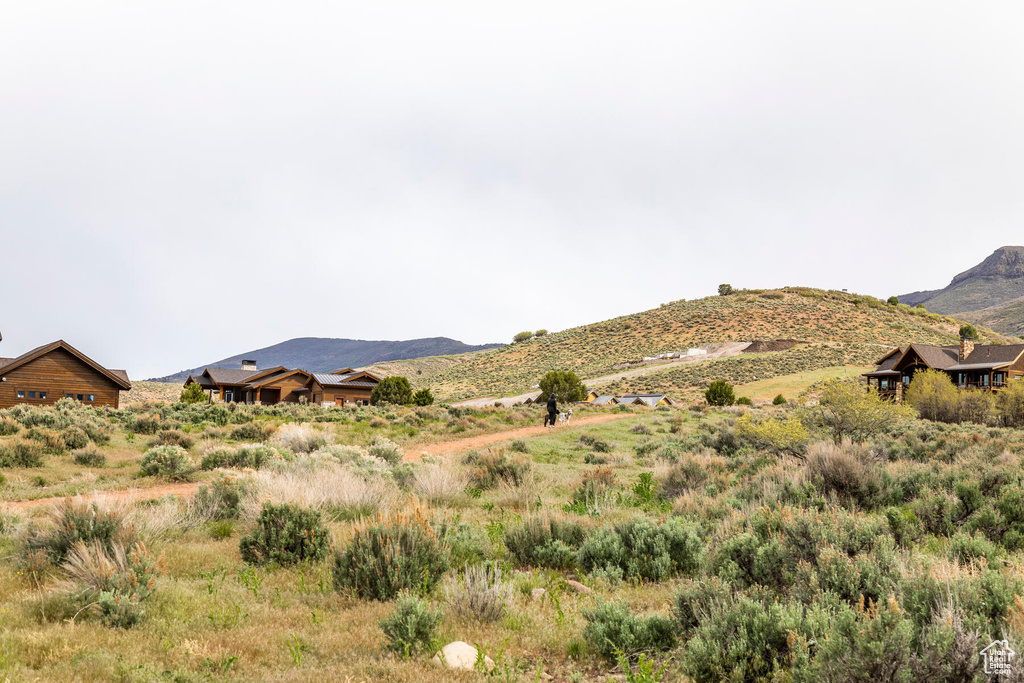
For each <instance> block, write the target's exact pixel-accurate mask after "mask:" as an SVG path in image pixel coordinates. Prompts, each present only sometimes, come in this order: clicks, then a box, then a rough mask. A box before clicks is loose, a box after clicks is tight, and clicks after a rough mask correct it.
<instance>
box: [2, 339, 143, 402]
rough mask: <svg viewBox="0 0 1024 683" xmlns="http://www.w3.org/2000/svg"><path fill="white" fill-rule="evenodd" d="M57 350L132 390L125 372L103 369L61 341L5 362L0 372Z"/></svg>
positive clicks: (44, 345)
mask: <svg viewBox="0 0 1024 683" xmlns="http://www.w3.org/2000/svg"><path fill="white" fill-rule="evenodd" d="M57 349H63V350H65V351H67V352H68V353H70V354H71V355H72V356H74V357H75V358H77V359H78V360H80V361H82V362H83V363H85V364H86V365H88V366H89V367H91V368H92V369H93V370H95V371H96V372H98V373H100V374H101V375H103V376H104V377H106V378H107V379H109V380H110V381H111V382H113V383H114V384H116V385H117V386H119V387H121V388H122V389H124V390H126V391H127V390H128V389H131V388H132V383H131V381H130V380H129V379H128V373H127V372H125V371H124V370H108V369H107V368H105V367H103V366H102V365H100V364H99V363H97V362H96V361H94V360H93V359H92V358H89V357H88V356H86V355H85V354H84V353H82V352H81V351H79V350H78V349H76V348H75V347H73V346H72V345H71V344H68V343H67V342H66V341H64V340H63V339H58V340H57V341H55V342H51V343H49V344H43V345H42V346H39V347H36V348H34V349H32V350H31V351H29V352H28V353H25V354H22V355H20V356H18V357H17V358H12V359H9V360H7V362H5V363H3V364H0V372H10V371H11V370H14V369H16V368H20V367H21V366H23V365H26V364H28V363H31V362H32V361H34V360H36V359H37V358H41V357H42V356H45V355H46V354H48V353H52V352H53V351H56V350H57Z"/></svg>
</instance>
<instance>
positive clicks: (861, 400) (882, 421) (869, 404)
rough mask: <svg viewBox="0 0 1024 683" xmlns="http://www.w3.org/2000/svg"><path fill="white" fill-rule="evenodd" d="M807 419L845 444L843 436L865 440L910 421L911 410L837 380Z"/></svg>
mask: <svg viewBox="0 0 1024 683" xmlns="http://www.w3.org/2000/svg"><path fill="white" fill-rule="evenodd" d="M806 417H807V421H808V422H809V423H810V424H811V425H813V426H814V427H817V428H819V429H821V430H823V431H825V432H827V433H828V434H829V436H831V437H832V440H833V441H834V442H835V443H837V444H842V442H843V438H844V437H849V438H850V439H852V440H853V441H855V442H860V441H864V440H865V439H867V438H868V437H870V436H872V435H874V434H877V433H878V432H881V431H882V430H883V429H885V428H886V427H888V426H890V425H892V424H895V423H898V422H902V421H904V420H907V419H910V417H911V411H910V409H909V408H907V407H906V406H904V405H902V404H899V403H891V402H889V401H885V400H883V399H882V398H881V397H880V396H879V395H878V392H877V391H875V390H874V389H871V390H869V391H865V390H864V389H863V388H862V387H860V386H858V385H857V384H854V383H852V382H845V381H843V380H841V379H838V378H836V379H831V380H829V381H827V382H826V383H825V387H824V389H823V390H822V392H821V398H820V399H819V400H818V405H816V406H815V407H814V408H812V409H811V410H810V411H809V412H808V413H807V415H806Z"/></svg>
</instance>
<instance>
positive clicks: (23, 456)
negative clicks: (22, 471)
mask: <svg viewBox="0 0 1024 683" xmlns="http://www.w3.org/2000/svg"><path fill="white" fill-rule="evenodd" d="M42 466H43V447H42V446H41V445H40V444H39V443H38V442H36V441H28V440H25V439H13V440H11V441H7V442H5V443H0V467H42Z"/></svg>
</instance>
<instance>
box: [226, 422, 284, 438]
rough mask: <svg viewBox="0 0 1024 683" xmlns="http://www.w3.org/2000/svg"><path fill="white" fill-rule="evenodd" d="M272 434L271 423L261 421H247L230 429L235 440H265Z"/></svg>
mask: <svg viewBox="0 0 1024 683" xmlns="http://www.w3.org/2000/svg"><path fill="white" fill-rule="evenodd" d="M273 434H274V427H273V425H269V424H265V423H261V422H247V423H245V424H243V425H239V426H237V427H235V428H234V429H233V430H231V438H232V439H234V440H235V441H259V442H262V441H266V440H267V439H269V438H270V437H271V436H272V435H273Z"/></svg>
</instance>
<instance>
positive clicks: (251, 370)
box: [185, 360, 380, 406]
mask: <svg viewBox="0 0 1024 683" xmlns="http://www.w3.org/2000/svg"><path fill="white" fill-rule="evenodd" d="M379 382H380V378H379V377H377V376H376V375H372V374H370V373H369V372H357V371H355V370H353V369H352V368H342V369H340V370H335V371H334V372H327V373H320V372H316V373H313V372H306V371H305V370H297V369H296V370H289V369H288V368H285V367H282V366H278V367H275V368H270V369H266V370H257V369H256V362H255V361H249V360H246V361H242V367H241V369H238V370H235V369H232V368H206V369H205V370H203V372H202V373H201V374H199V375H191V376H189V378H188V379H187V380H185V386H188V385H190V384H198V385H199V386H201V387H202V388H203V390H204V391H205V392H207V394H209V396H210V400H211V401H213V400H219V401H223V402H225V403H250V404H255V405H272V404H274V403H299V402H300V401H301V400H302V399H303V398H305V399H306V400H307V401H309V402H311V403H319V404H321V405H336V406H343V405H370V394H371V393H372V392H373V388H374V387H375V386H377V384H378V383H379Z"/></svg>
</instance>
